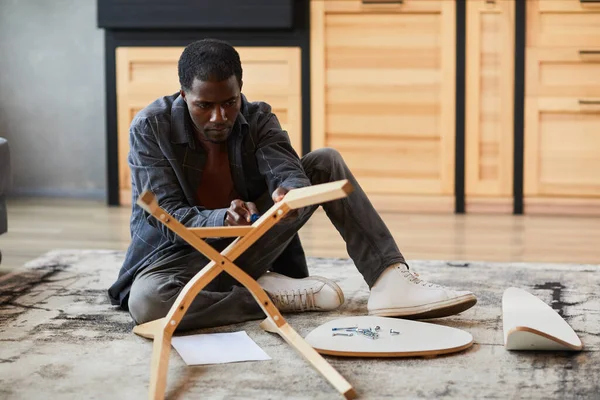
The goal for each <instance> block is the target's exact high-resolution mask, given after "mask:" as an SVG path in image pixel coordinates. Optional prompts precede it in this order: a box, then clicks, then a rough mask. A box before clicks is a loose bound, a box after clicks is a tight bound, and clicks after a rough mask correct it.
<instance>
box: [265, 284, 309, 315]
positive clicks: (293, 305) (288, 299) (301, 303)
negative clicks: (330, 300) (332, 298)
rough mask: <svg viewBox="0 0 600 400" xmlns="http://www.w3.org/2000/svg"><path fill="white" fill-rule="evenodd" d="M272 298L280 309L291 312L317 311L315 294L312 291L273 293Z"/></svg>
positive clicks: (299, 290)
mask: <svg viewBox="0 0 600 400" xmlns="http://www.w3.org/2000/svg"><path fill="white" fill-rule="evenodd" d="M302 292H304V293H302ZM271 296H272V297H273V302H274V303H275V306H276V307H277V308H280V309H284V310H289V311H311V310H315V309H316V304H315V293H314V292H313V290H312V289H310V290H307V289H304V290H301V289H298V290H295V291H291V292H287V291H284V292H279V293H272V294H271Z"/></svg>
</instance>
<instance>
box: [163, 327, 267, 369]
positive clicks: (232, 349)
mask: <svg viewBox="0 0 600 400" xmlns="http://www.w3.org/2000/svg"><path fill="white" fill-rule="evenodd" d="M171 344H172V345H173V347H174V348H175V350H177V352H178V353H179V355H180V356H181V358H182V359H183V361H184V362H185V363H186V364H187V365H205V364H223V363H232V362H240V361H262V360H270V359H271V357H269V355H268V354H267V353H265V351H264V350H263V349H261V348H260V347H259V346H258V345H257V344H256V342H254V340H252V339H251V338H250V337H249V336H248V334H247V333H246V331H241V332H230V333H207V334H198V335H188V336H173V337H172V338H171Z"/></svg>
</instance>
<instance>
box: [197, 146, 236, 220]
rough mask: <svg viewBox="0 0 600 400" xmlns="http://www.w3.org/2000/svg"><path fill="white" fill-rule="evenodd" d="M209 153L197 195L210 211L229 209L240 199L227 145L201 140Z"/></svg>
mask: <svg viewBox="0 0 600 400" xmlns="http://www.w3.org/2000/svg"><path fill="white" fill-rule="evenodd" d="M200 143H201V144H202V146H203V147H204V149H205V150H206V153H207V158H206V165H205V166H204V171H203V172H202V179H201V180H200V186H198V188H197V189H196V195H197V196H198V201H199V202H200V204H201V205H202V206H203V207H205V208H207V209H209V210H214V209H217V208H229V206H230V204H231V201H232V200H235V199H236V198H238V195H237V193H236V192H235V189H234V187H233V180H232V179H231V170H230V168H229V154H228V153H227V144H226V143H223V144H220V143H212V142H208V141H204V140H200Z"/></svg>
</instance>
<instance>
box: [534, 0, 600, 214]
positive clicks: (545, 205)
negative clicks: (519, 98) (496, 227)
mask: <svg viewBox="0 0 600 400" xmlns="http://www.w3.org/2000/svg"><path fill="white" fill-rule="evenodd" d="M527 18H528V20H527V48H526V60H527V61H526V62H527V65H526V93H525V99H526V100H525V176H524V194H525V201H524V204H525V212H526V213H527V212H529V213H535V212H538V211H544V212H545V211H548V210H553V211H555V212H556V211H557V210H561V211H564V212H569V213H571V212H575V213H578V212H582V210H584V209H585V212H586V213H599V212H600V3H597V2H596V3H593V2H582V1H579V0H534V1H528V3H527Z"/></svg>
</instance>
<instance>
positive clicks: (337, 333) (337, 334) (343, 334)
mask: <svg viewBox="0 0 600 400" xmlns="http://www.w3.org/2000/svg"><path fill="white" fill-rule="evenodd" d="M332 336H354V333H343V332H334V333H333V334H332Z"/></svg>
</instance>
